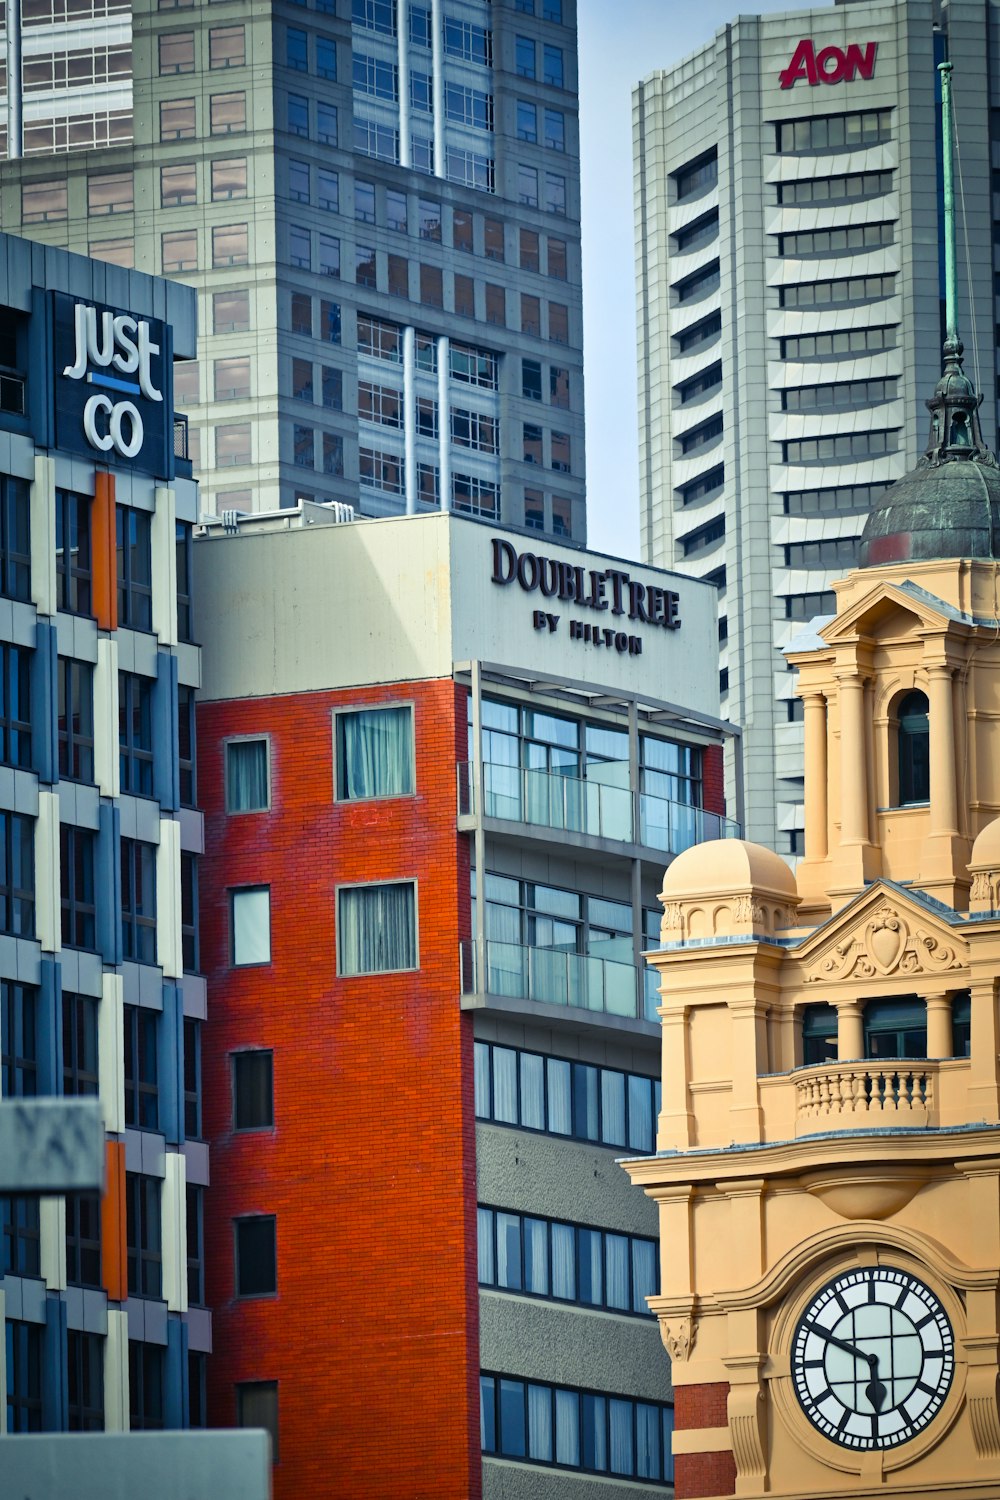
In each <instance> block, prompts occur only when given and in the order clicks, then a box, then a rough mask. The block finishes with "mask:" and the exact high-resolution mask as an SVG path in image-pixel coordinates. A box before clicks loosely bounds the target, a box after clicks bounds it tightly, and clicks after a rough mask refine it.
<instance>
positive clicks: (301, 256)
mask: <svg viewBox="0 0 1000 1500" xmlns="http://www.w3.org/2000/svg"><path fill="white" fill-rule="evenodd" d="M288 259H289V261H290V262H291V264H292V265H293V266H295V267H296V268H297V269H298V270H300V271H308V270H310V269H311V267H312V235H311V234H310V232H309V230H308V229H304V228H303V227H302V226H301V225H299V224H292V225H291V226H290V228H289V230H288Z"/></svg>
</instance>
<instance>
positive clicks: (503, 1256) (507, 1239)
mask: <svg viewBox="0 0 1000 1500" xmlns="http://www.w3.org/2000/svg"><path fill="white" fill-rule="evenodd" d="M496 1220H497V1286H502V1287H507V1288H508V1290H510V1291H514V1292H518V1291H520V1290H521V1220H520V1219H519V1217H518V1216H517V1214H500V1213H498V1214H497V1216H496Z"/></svg>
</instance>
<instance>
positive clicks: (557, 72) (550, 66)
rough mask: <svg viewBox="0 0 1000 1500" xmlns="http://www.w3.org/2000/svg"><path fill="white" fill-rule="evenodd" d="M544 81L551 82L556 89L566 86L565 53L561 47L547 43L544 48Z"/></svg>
mask: <svg viewBox="0 0 1000 1500" xmlns="http://www.w3.org/2000/svg"><path fill="white" fill-rule="evenodd" d="M542 82H543V83H550V84H551V85H552V87H553V88H556V89H561V88H563V87H564V84H563V54H562V48H561V47H550V46H549V45H548V43H546V45H545V46H544V47H543V48H542Z"/></svg>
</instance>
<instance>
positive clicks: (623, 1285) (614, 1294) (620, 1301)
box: [604, 1234, 630, 1312]
mask: <svg viewBox="0 0 1000 1500" xmlns="http://www.w3.org/2000/svg"><path fill="white" fill-rule="evenodd" d="M628 1261H629V1255H628V1238H627V1236H626V1235H624V1234H606V1235H605V1236H604V1263H605V1281H604V1300H605V1302H606V1303H607V1305H608V1307H617V1308H620V1309H621V1311H622V1312H629V1311H630V1304H629V1295H628Z"/></svg>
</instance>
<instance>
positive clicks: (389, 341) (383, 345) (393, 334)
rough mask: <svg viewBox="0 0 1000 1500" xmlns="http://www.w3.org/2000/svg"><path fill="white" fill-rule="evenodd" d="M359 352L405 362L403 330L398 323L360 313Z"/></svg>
mask: <svg viewBox="0 0 1000 1500" xmlns="http://www.w3.org/2000/svg"><path fill="white" fill-rule="evenodd" d="M358 353H359V354H370V355H371V356H372V357H373V358H374V359H386V360H390V361H391V362H392V363H393V364H396V365H401V364H402V363H403V332H402V329H401V328H400V327H399V326H398V325H397V324H396V323H384V322H382V320H381V319H379V318H370V317H367V316H366V315H365V314H364V313H359V314H358Z"/></svg>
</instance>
